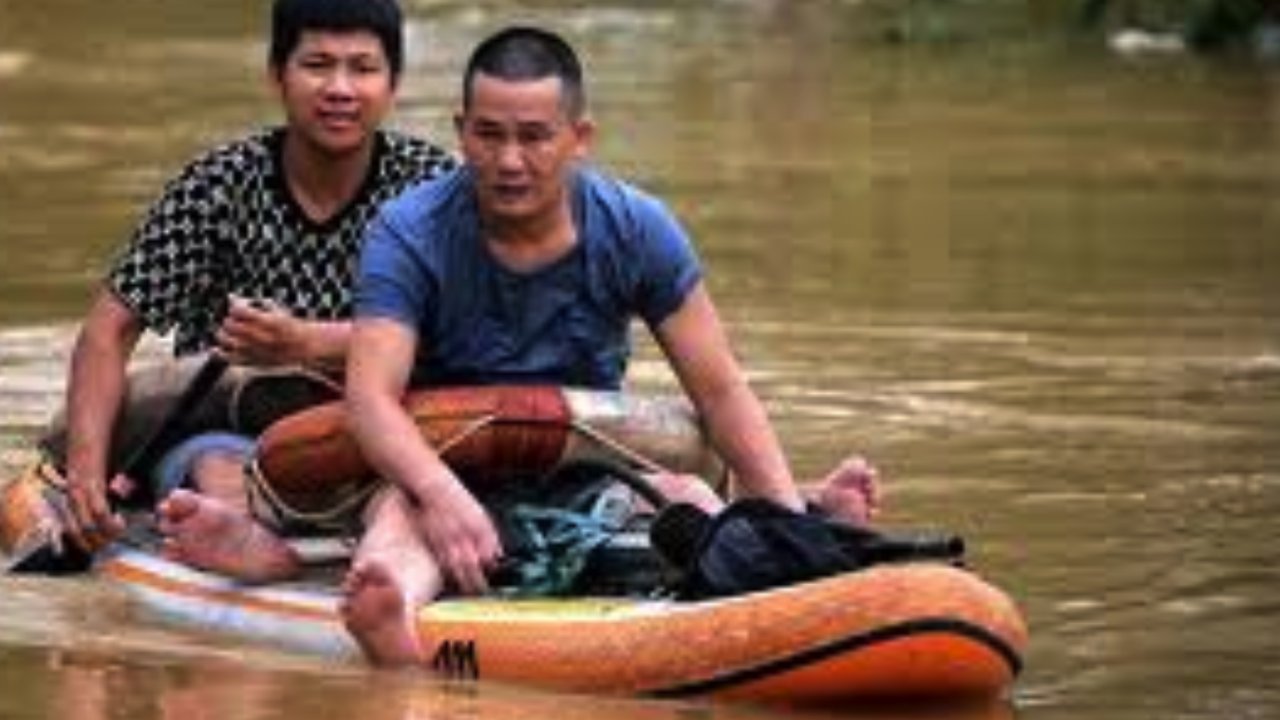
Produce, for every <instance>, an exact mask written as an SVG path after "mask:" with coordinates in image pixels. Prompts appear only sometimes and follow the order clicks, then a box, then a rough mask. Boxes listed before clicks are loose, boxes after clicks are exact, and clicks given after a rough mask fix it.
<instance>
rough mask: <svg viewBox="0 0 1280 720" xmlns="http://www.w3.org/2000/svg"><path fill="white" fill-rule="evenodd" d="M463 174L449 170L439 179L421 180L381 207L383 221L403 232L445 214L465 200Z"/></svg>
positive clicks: (465, 178) (439, 176) (428, 178)
mask: <svg viewBox="0 0 1280 720" xmlns="http://www.w3.org/2000/svg"><path fill="white" fill-rule="evenodd" d="M466 182H467V177H466V171H465V169H464V168H461V167H452V168H450V169H449V170H447V171H444V172H442V173H441V174H439V175H436V176H433V177H427V178H420V179H418V180H416V181H415V182H413V183H410V184H409V185H408V186H406V187H405V188H404V190H402V191H401V192H400V193H399V194H398V195H396V196H394V197H392V198H391V199H390V200H388V201H386V202H385V203H383V205H382V211H381V215H382V217H383V219H384V220H385V221H386V222H388V223H390V224H392V225H393V226H399V227H404V228H410V227H419V228H420V227H424V226H425V225H427V224H428V223H431V222H434V221H435V220H436V219H437V218H439V217H440V216H441V215H442V214H443V213H447V212H448V211H449V208H451V207H453V206H454V204H455V202H457V201H458V199H459V198H462V197H464V195H465V193H464V189H465V184H466Z"/></svg>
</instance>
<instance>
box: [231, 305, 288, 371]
mask: <svg viewBox="0 0 1280 720" xmlns="http://www.w3.org/2000/svg"><path fill="white" fill-rule="evenodd" d="M305 325H306V321H305V320H302V319H299V318H296V317H294V316H293V315H291V314H289V312H288V311H287V310H285V309H284V308H282V307H281V306H280V305H278V304H277V303H275V302H274V301H271V300H264V301H253V302H251V301H249V300H246V299H244V298H241V297H236V296H234V295H233V296H231V297H230V298H229V302H228V306H227V316H226V318H224V319H223V321H222V325H221V327H219V328H218V334H217V341H218V348H219V349H220V350H221V351H222V353H223V354H224V355H226V357H227V359H228V360H230V361H231V362H233V363H237V364H241V365H288V364H291V363H299V362H302V361H303V360H304V359H305V358H306V350H305V347H304V345H305V337H304V334H305Z"/></svg>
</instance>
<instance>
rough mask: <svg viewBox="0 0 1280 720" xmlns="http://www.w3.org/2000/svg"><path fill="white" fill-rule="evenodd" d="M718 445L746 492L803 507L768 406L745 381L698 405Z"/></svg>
mask: <svg viewBox="0 0 1280 720" xmlns="http://www.w3.org/2000/svg"><path fill="white" fill-rule="evenodd" d="M698 412H699V414H700V416H701V417H702V418H703V422H704V423H705V424H706V428H707V432H708V433H709V434H710V436H711V441H712V444H713V445H714V447H715V448H716V449H717V450H718V451H719V452H720V454H721V457H722V458H723V459H724V461H725V463H726V464H727V465H728V467H729V469H730V470H731V471H732V473H733V475H734V479H735V480H736V481H737V483H738V484H739V485H740V486H741V488H742V490H743V491H745V493H746V494H749V495H755V496H759V497H766V498H769V499H771V500H774V501H775V502H778V503H781V504H783V505H786V506H788V507H791V508H793V509H800V508H801V507H802V500H801V498H800V495H799V493H798V492H797V491H796V487H795V483H794V482H793V479H792V476H791V470H790V468H789V466H788V465H787V460H786V456H785V455H784V454H783V452H782V447H781V444H780V443H779V442H778V438H777V435H776V434H775V433H774V431H773V427H772V425H771V424H770V423H769V419H768V417H767V415H766V413H765V410H764V406H763V405H761V403H760V401H759V399H758V398H757V397H756V395H755V393H754V392H752V390H751V388H750V387H749V386H748V385H747V384H746V382H745V381H739V382H736V383H733V384H731V385H729V386H727V387H725V388H723V389H720V390H717V391H716V392H714V393H709V394H707V395H706V396H705V397H704V398H703V399H702V401H701V402H700V403H699V404H698Z"/></svg>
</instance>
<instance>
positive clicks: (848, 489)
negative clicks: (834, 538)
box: [814, 455, 880, 525]
mask: <svg viewBox="0 0 1280 720" xmlns="http://www.w3.org/2000/svg"><path fill="white" fill-rule="evenodd" d="M814 501H815V502H816V503H817V505H818V507H820V508H822V510H823V511H824V512H826V513H827V514H828V515H830V516H831V517H833V518H836V519H838V520H844V521H845V522H850V523H853V524H855V525H866V524H868V523H870V522H871V520H872V518H874V517H875V516H876V513H877V512H879V510H880V473H879V471H877V470H876V468H875V466H873V465H872V464H871V463H869V462H867V460H866V459H865V458H863V457H860V456H857V455H854V456H851V457H848V458H845V460H844V461H843V462H841V463H840V464H839V465H838V466H837V467H836V468H835V469H834V470H832V471H831V472H830V473H828V474H827V476H826V477H825V478H823V479H822V482H821V483H820V485H819V487H818V490H817V495H816V497H815V498H814Z"/></svg>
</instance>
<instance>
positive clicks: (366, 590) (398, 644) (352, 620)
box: [338, 560, 423, 666]
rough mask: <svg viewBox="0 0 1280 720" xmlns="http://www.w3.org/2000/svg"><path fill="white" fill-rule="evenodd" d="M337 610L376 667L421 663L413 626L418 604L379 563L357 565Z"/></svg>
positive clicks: (370, 561) (360, 563)
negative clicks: (406, 597)
mask: <svg viewBox="0 0 1280 720" xmlns="http://www.w3.org/2000/svg"><path fill="white" fill-rule="evenodd" d="M342 594H343V599H342V603H341V604H340V605H339V606H338V611H339V612H340V613H341V614H342V621H343V622H344V623H345V624H346V626H347V631H348V632H350V633H351V636H352V637H354V638H355V639H356V642H357V643H358V644H359V645H360V649H361V650H363V651H364V654H365V657H367V658H368V659H369V662H371V663H373V664H374V665H383V666H400V665H411V664H416V663H422V662H423V657H422V647H421V646H420V645H419V643H418V630H417V627H416V626H415V624H414V612H413V611H414V609H415V608H416V605H415V604H413V603H411V602H408V601H407V600H406V599H405V596H404V592H403V591H402V590H401V589H400V586H399V585H397V584H396V581H395V579H394V578H393V577H392V576H391V573H390V572H389V571H388V570H387V568H386V567H384V566H383V565H382V564H381V563H379V562H378V561H377V560H365V561H362V562H357V563H356V564H355V565H354V566H352V568H351V571H350V572H349V573H347V577H346V579H345V580H343V583H342Z"/></svg>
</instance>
